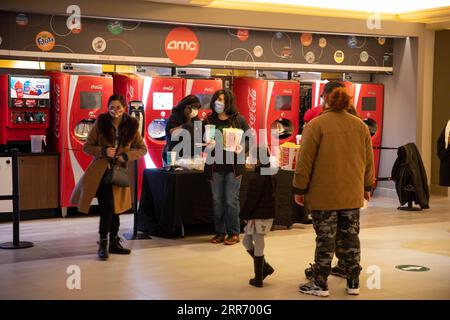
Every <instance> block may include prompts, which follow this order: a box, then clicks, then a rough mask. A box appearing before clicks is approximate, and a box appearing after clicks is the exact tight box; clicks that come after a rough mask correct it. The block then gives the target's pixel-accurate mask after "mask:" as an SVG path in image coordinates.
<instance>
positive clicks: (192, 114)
mask: <svg viewBox="0 0 450 320" xmlns="http://www.w3.org/2000/svg"><path fill="white" fill-rule="evenodd" d="M197 115H198V109H192V111H191V118H195V117H196V116H197Z"/></svg>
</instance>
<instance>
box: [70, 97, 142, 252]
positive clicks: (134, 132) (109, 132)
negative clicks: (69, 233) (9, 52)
mask: <svg viewBox="0 0 450 320" xmlns="http://www.w3.org/2000/svg"><path fill="white" fill-rule="evenodd" d="M108 109H109V112H107V113H103V114H101V115H100V116H99V117H98V119H97V121H96V123H95V125H94V126H93V128H92V130H91V131H90V132H89V136H88V138H87V141H86V143H85V144H84V146H83V151H84V152H86V153H88V154H90V155H92V156H93V157H94V159H93V160H92V162H91V164H90V165H89V167H88V168H87V169H86V172H85V173H84V175H83V176H82V178H81V179H80V181H79V182H78V183H77V185H76V186H75V189H74V191H73V193H72V198H71V201H72V202H71V203H76V204H78V210H79V211H80V212H84V213H88V212H89V208H90V205H91V202H92V199H93V198H95V197H97V199H98V203H99V208H100V228H99V233H100V242H99V249H98V256H99V258H100V259H102V260H107V259H108V251H109V253H116V254H130V252H131V250H129V249H126V248H124V247H122V245H121V244H120V238H119V237H118V232H119V226H120V221H119V214H120V213H123V212H125V211H127V210H129V209H130V208H131V192H130V188H129V187H119V186H116V185H113V184H111V183H106V182H105V181H104V175H105V173H106V172H107V168H108V164H109V162H110V161H111V160H112V159H113V158H117V162H116V165H121V166H127V165H128V162H130V161H134V160H137V159H139V158H140V157H142V156H144V155H145V154H146V153H147V149H146V147H145V144H144V141H143V139H142V136H141V134H140V132H139V130H138V125H139V124H138V122H137V120H136V119H134V118H131V117H130V116H129V115H127V114H126V113H125V109H126V101H125V98H124V97H122V96H121V95H112V96H111V97H110V98H109V100H108ZM108 233H109V240H110V242H109V250H108V249H107V247H108Z"/></svg>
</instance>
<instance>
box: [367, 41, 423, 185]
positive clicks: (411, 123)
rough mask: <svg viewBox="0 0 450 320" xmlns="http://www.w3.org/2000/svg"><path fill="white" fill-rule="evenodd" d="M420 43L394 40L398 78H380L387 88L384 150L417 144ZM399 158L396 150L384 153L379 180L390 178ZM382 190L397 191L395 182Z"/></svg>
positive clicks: (381, 75) (383, 151)
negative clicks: (411, 143)
mask: <svg viewBox="0 0 450 320" xmlns="http://www.w3.org/2000/svg"><path fill="white" fill-rule="evenodd" d="M417 52H418V39H417V38H402V39H395V40H394V66H393V67H394V74H393V75H384V74H380V75H376V76H375V81H376V82H380V83H382V84H383V85H384V90H385V91H384V120H383V140H382V145H383V146H384V147H392V148H397V147H399V146H401V145H404V144H407V143H409V142H414V143H417V136H416V134H417V132H416V122H417V95H416V92H417V81H416V79H417V58H418V55H417ZM396 158H397V151H396V150H381V157H380V167H379V176H380V177H390V176H391V170H392V166H393V164H394V162H395V160H396ZM378 186H379V187H381V188H388V189H394V188H395V185H394V183H393V182H392V181H386V182H380V183H379V184H378Z"/></svg>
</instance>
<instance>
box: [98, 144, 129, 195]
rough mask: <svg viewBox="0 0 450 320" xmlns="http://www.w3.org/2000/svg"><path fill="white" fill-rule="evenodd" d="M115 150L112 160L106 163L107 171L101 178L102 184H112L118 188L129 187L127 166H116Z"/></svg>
mask: <svg viewBox="0 0 450 320" xmlns="http://www.w3.org/2000/svg"><path fill="white" fill-rule="evenodd" d="M117 150H119V148H118V147H117V149H116V154H115V155H114V158H113V159H112V160H111V161H110V162H109V163H108V169H107V171H106V173H105V176H104V178H103V183H105V184H113V185H115V186H118V187H129V186H130V176H129V173H128V166H121V165H118V164H117Z"/></svg>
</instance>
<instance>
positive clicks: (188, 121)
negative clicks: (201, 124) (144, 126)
mask: <svg viewBox="0 0 450 320" xmlns="http://www.w3.org/2000/svg"><path fill="white" fill-rule="evenodd" d="M200 107H201V104H200V100H199V99H198V98H197V97H196V96H194V95H192V94H191V95H188V96H186V97H184V98H183V99H181V101H180V102H178V104H177V105H176V106H175V107H174V108H173V109H172V112H171V114H170V117H169V119H168V121H167V124H166V144H165V146H164V148H163V152H162V158H163V162H164V163H167V152H168V151H172V150H173V148H174V147H175V146H176V145H177V144H179V143H182V142H183V139H182V138H181V139H179V141H176V140H175V139H173V138H172V137H175V136H176V134H177V132H176V130H177V129H185V130H187V131H188V132H189V133H190V135H191V150H190V151H191V155H192V156H193V150H194V129H195V126H194V121H196V120H199V118H198V116H197V115H198V110H199V109H200ZM179 156H180V157H182V156H183V154H182V153H181V154H180V155H179Z"/></svg>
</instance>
